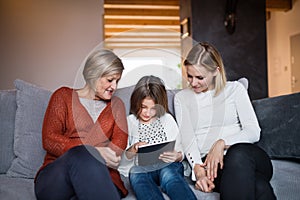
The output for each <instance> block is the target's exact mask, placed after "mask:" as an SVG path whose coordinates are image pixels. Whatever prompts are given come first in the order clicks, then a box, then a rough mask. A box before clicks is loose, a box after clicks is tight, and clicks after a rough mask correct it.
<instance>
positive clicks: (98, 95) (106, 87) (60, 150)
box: [35, 49, 128, 199]
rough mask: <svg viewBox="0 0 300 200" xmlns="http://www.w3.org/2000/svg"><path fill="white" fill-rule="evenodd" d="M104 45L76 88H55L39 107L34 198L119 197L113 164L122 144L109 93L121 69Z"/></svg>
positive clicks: (122, 121) (117, 110) (123, 129)
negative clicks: (40, 155)
mask: <svg viewBox="0 0 300 200" xmlns="http://www.w3.org/2000/svg"><path fill="white" fill-rule="evenodd" d="M123 69H124V67H123V64H122V62H121V60H120V59H119V58H118V57H117V56H116V55H115V54H114V53H113V52H111V51H109V50H105V49H102V50H96V51H94V52H93V53H92V54H91V55H90V56H89V57H88V59H87V61H86V63H85V66H84V70H83V76H84V79H85V81H86V84H85V86H84V87H83V88H81V89H73V88H69V87H61V88H59V89H58V90H56V91H55V92H54V93H53V95H52V97H51V99H50V102H49V105H48V108H47V110H46V113H45V118H44V124H43V131H42V138H43V147H44V149H45V150H46V155H45V159H44V163H43V165H42V167H41V168H40V170H39V171H38V173H37V175H36V179H35V193H36V197H37V199H99V198H101V199H120V198H121V197H124V196H126V195H127V193H128V192H127V190H126V188H125V187H124V184H123V182H122V180H121V178H120V175H119V173H118V171H117V170H116V169H117V167H118V165H119V162H120V159H121V157H120V155H121V154H122V151H123V150H124V149H125V147H126V145H127V138H128V135H127V121H126V114H125V108H124V105H123V103H122V102H121V100H119V99H118V98H116V97H113V94H114V92H115V90H116V88H117V85H118V81H119V80H120V78H121V75H122V72H123Z"/></svg>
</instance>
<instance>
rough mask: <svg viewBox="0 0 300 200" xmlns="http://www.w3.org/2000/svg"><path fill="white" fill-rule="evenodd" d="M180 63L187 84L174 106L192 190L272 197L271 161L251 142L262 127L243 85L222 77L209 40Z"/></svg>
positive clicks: (228, 199)
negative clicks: (192, 181)
mask: <svg viewBox="0 0 300 200" xmlns="http://www.w3.org/2000/svg"><path fill="white" fill-rule="evenodd" d="M184 66H185V67H186V71H187V78H188V82H189V85H190V88H187V89H184V90H182V91H180V92H178V93H177V94H176V95H175V100H174V105H175V114H176V119H177V123H178V125H179V129H180V133H181V135H182V144H183V149H184V152H185V154H186V157H187V159H188V161H189V163H190V165H191V166H192V168H193V170H192V172H193V174H192V179H193V180H194V181H195V187H196V189H198V190H201V191H203V192H212V191H216V192H219V193H220V196H221V199H223V200H235V199H237V200H243V199H248V200H249V199H251V200H254V199H265V200H272V199H276V198H275V195H274V192H273V189H272V187H271V185H270V183H269V181H270V179H271V177H272V174H273V168H272V164H271V161H270V159H269V157H268V155H267V154H266V153H265V152H264V151H263V150H262V149H260V148H259V147H257V146H255V145H253V144H252V143H254V142H257V141H258V140H259V138H260V127H259V124H258V121H257V118H256V115H255V112H254V109H253V107H252V104H251V102H250V99H249V96H248V93H247V90H246V89H245V88H244V86H243V85H242V84H241V83H239V82H237V81H233V82H230V81H226V75H225V69H224V65H223V61H222V58H221V56H220V54H219V52H218V51H217V50H216V49H215V48H214V47H213V46H212V45H210V44H208V43H199V44H197V45H195V46H194V47H193V48H192V49H191V51H190V52H189V53H188V55H187V58H186V59H185V61H184Z"/></svg>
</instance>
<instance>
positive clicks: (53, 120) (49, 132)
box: [42, 89, 82, 157]
mask: <svg viewBox="0 0 300 200" xmlns="http://www.w3.org/2000/svg"><path fill="white" fill-rule="evenodd" d="M63 90H64V89H59V90H57V91H55V92H54V93H53V95H52V96H51V98H50V101H49V104H48V107H47V110H46V112H45V116H44V122H43V129H42V142H43V147H44V149H45V150H46V151H47V152H48V153H50V154H52V155H54V156H57V157H58V156H60V155H62V154H63V153H65V152H66V151H67V150H68V149H70V148H72V147H74V146H78V145H80V144H82V142H81V140H75V139H70V137H68V136H67V135H66V134H65V130H66V118H67V103H66V101H65V100H64V98H63Z"/></svg>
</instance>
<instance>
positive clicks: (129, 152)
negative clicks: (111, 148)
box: [125, 142, 148, 159]
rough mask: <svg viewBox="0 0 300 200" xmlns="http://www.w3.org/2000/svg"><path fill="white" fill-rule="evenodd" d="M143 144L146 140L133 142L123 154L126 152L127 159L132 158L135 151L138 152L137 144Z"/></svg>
mask: <svg viewBox="0 0 300 200" xmlns="http://www.w3.org/2000/svg"><path fill="white" fill-rule="evenodd" d="M145 144H148V143H147V142H137V143H134V144H133V145H132V146H131V147H129V148H128V149H127V150H126V152H125V154H126V157H127V158H128V159H132V158H133V157H134V156H135V155H136V153H137V152H138V149H139V146H142V145H145Z"/></svg>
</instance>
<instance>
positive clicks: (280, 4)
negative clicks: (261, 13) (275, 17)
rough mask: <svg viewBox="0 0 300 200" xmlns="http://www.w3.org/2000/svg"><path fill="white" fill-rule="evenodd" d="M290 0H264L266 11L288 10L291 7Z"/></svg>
mask: <svg viewBox="0 0 300 200" xmlns="http://www.w3.org/2000/svg"><path fill="white" fill-rule="evenodd" d="M292 5H293V4H292V0H266V11H267V12H273V11H285V12H286V11H289V10H291V9H292Z"/></svg>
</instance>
